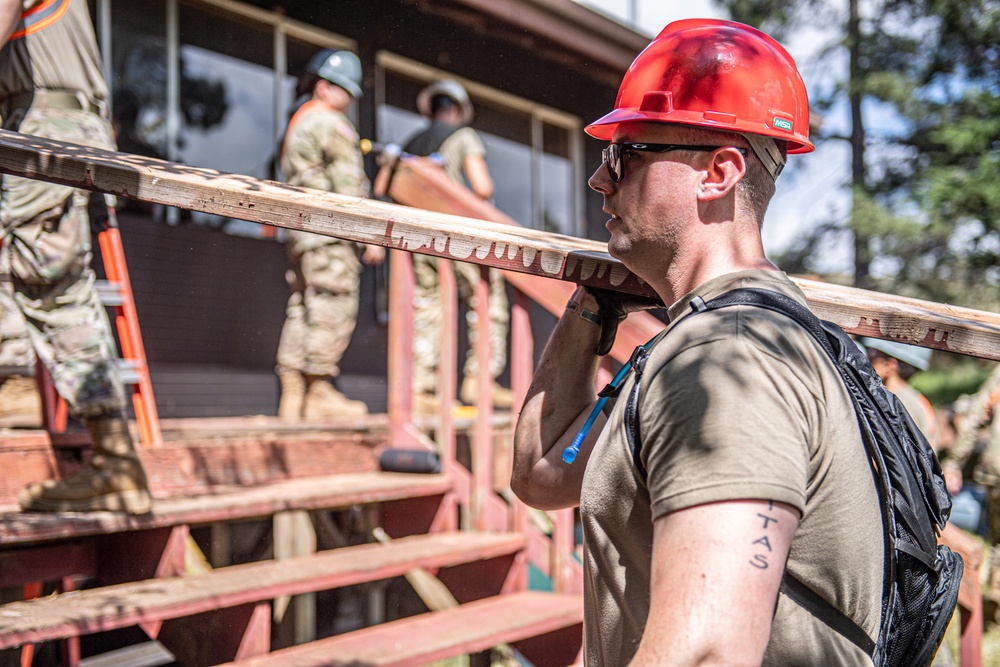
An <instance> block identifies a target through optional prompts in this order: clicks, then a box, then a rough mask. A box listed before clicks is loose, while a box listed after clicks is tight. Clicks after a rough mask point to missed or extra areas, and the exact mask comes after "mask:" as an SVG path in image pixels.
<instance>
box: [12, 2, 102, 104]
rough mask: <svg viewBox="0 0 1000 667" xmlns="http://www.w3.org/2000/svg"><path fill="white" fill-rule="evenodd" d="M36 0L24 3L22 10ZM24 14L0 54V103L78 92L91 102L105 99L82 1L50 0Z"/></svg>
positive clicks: (98, 63)
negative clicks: (34, 93) (19, 96)
mask: <svg viewBox="0 0 1000 667" xmlns="http://www.w3.org/2000/svg"><path fill="white" fill-rule="evenodd" d="M40 3H41V0H24V9H25V10H32V9H36V8H38V6H39V5H40ZM41 10H44V11H39V12H38V13H37V14H32V15H30V16H29V17H28V18H27V20H26V23H25V24H21V23H19V24H18V25H17V26H16V27H15V28H14V31H15V32H14V35H15V36H16V35H18V33H19V31H21V30H22V29H23V30H24V32H25V33H27V34H25V35H24V36H23V37H20V38H12V39H11V40H10V41H9V42H7V44H6V46H4V48H3V50H0V100H2V99H3V98H6V97H9V96H11V95H14V94H16V93H22V92H28V91H31V90H37V89H43V90H68V91H80V92H82V93H83V94H84V95H86V96H87V97H88V98H90V100H91V101H92V102H95V103H99V102H102V101H103V100H105V99H106V98H107V96H108V86H107V84H106V83H105V81H104V75H103V73H102V72H101V58H100V53H99V52H98V49H97V39H96V38H95V36H94V26H93V25H92V24H91V22H90V12H89V10H88V8H87V2H86V0H55V2H53V3H52V4H51V5H48V6H46V7H41Z"/></svg>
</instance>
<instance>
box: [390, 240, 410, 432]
mask: <svg viewBox="0 0 1000 667" xmlns="http://www.w3.org/2000/svg"><path fill="white" fill-rule="evenodd" d="M413 283H414V278H413V259H412V257H411V256H410V253H408V252H406V251H403V250H391V251H390V252H389V312H390V315H389V360H388V366H389V368H388V370H389V373H388V375H389V396H388V399H389V437H390V442H392V443H393V445H395V446H399V445H400V444H402V443H406V442H409V440H410V437H409V434H408V433H407V429H406V425H407V424H408V423H409V422H410V418H411V416H412V414H413V391H412V388H413Z"/></svg>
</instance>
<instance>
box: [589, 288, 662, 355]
mask: <svg viewBox="0 0 1000 667" xmlns="http://www.w3.org/2000/svg"><path fill="white" fill-rule="evenodd" d="M585 289H586V290H587V292H588V293H590V295H591V296H593V297H594V299H595V300H596V301H597V306H598V309H597V315H598V317H599V318H600V320H601V321H600V324H601V340H600V342H599V343H598V344H597V354H598V355H600V356H604V355H605V354H607V353H608V352H610V351H611V347H612V346H613V345H614V344H615V335H616V334H617V333H618V324H619V323H620V322H621V321H622V320H624V319H625V318H626V317H628V314H629V313H634V312H636V311H637V310H654V309H656V308H665V306H664V305H663V301H662V300H660V299H659V298H653V297H648V296H639V295H636V294H629V293H627V292H615V291H613V290H607V289H603V288H601V287H591V286H589V285H588V286H586V288H585Z"/></svg>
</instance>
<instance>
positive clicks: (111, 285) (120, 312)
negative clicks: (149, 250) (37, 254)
mask: <svg viewBox="0 0 1000 667" xmlns="http://www.w3.org/2000/svg"><path fill="white" fill-rule="evenodd" d="M97 196H100V197H103V195H97ZM106 210H107V221H106V222H105V224H104V229H102V230H101V232H100V233H99V234H98V244H99V245H100V249H101V258H102V259H103V261H104V273H105V275H106V276H107V280H99V281H97V283H96V285H95V287H96V289H97V294H98V296H99V297H100V299H101V303H102V304H104V305H105V306H107V307H108V308H114V309H115V326H116V327H117V329H118V339H119V341H120V344H121V355H122V356H121V359H119V360H118V369H119V371H120V372H121V377H122V382H123V383H125V384H128V385H130V386H131V387H132V407H133V409H134V410H135V421H136V424H138V426H139V441H140V442H141V443H142V444H143V445H145V446H146V447H155V446H158V445H161V444H163V436H162V434H161V433H160V419H159V416H158V415H157V412H156V402H155V401H154V400H153V385H152V382H150V379H149V366H148V365H147V364H146V349H145V348H144V347H143V345H142V335H141V334H140V332H139V316H138V314H137V312H136V309H135V299H134V298H133V296H132V283H131V281H130V280H129V277H128V267H127V266H126V265H125V248H124V246H122V237H121V233H120V232H119V229H118V218H117V216H116V215H115V210H114V208H113V207H111V206H107V207H106ZM102 213H103V211H102ZM91 219H92V220H93V219H94V216H93V214H92V218H91ZM36 376H37V379H38V388H39V391H40V392H41V396H42V418H43V420H44V423H45V429H46V430H47V431H49V432H50V433H64V432H65V431H66V421H67V417H68V412H69V410H68V408H67V405H66V401H65V400H63V399H62V398H61V397H60V396H59V394H58V393H56V390H55V387H54V386H53V385H52V376H51V375H49V373H48V371H47V370H46V369H45V367H44V366H42V363H41V362H40V361H39V362H38V372H37V373H36Z"/></svg>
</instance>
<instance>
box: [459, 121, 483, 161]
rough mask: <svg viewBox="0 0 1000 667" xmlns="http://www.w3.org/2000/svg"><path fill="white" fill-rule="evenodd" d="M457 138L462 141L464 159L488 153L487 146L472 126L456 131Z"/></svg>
mask: <svg viewBox="0 0 1000 667" xmlns="http://www.w3.org/2000/svg"><path fill="white" fill-rule="evenodd" d="M455 139H457V140H458V141H459V142H460V143H461V154H462V157H463V159H464V158H466V157H469V156H470V155H482V156H485V155H486V146H485V144H483V140H482V139H481V138H480V136H479V134H478V133H477V132H476V131H475V130H473V129H472V128H471V127H463V128H462V129H461V130H458V131H457V132H456V133H455Z"/></svg>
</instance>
